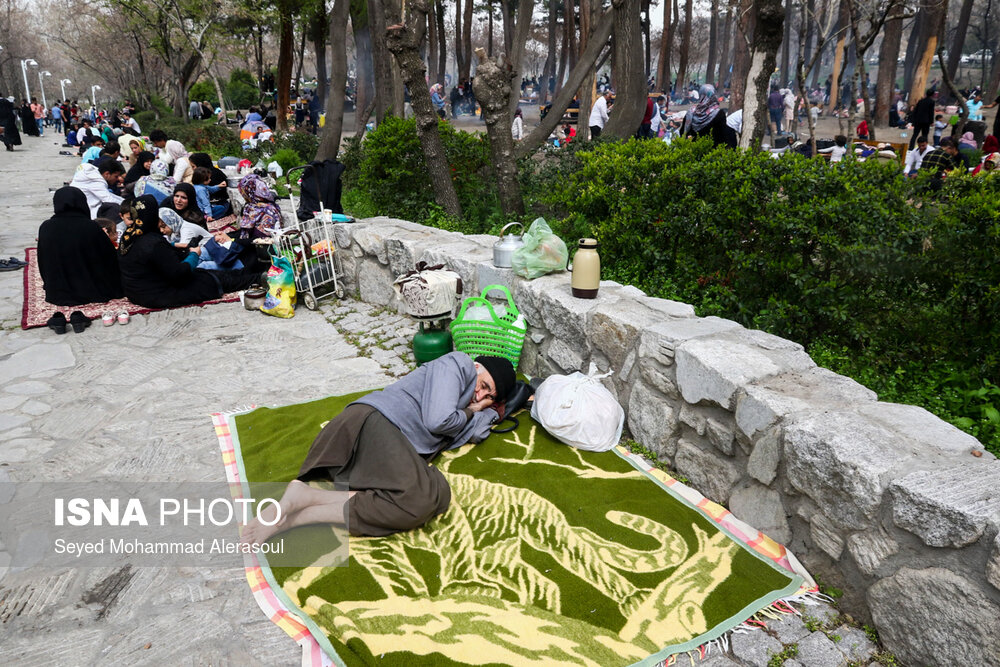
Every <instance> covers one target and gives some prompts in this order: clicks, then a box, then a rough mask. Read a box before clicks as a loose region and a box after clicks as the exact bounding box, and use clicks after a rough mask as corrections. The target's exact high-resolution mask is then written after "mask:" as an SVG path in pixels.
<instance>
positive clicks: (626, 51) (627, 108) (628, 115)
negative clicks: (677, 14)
mask: <svg viewBox="0 0 1000 667" xmlns="http://www.w3.org/2000/svg"><path fill="white" fill-rule="evenodd" d="M690 2H691V0H688V3H689V4H690ZM611 6H612V7H614V8H615V21H614V30H615V38H614V49H615V60H614V63H613V64H614V70H615V82H616V85H617V86H618V90H617V91H616V95H615V105H614V106H613V107H612V108H611V114H610V116H609V118H608V124H607V125H606V126H605V128H604V131H603V132H602V133H601V135H602V136H608V137H617V138H619V139H627V138H628V137H631V136H632V135H634V134H635V132H636V130H638V129H639V124H640V123H641V122H642V116H643V114H645V113H646V81H645V77H644V76H643V74H642V40H641V39H640V34H641V30H642V26H641V25H640V18H639V8H640V6H641V5H640V0H612V3H611ZM580 113H583V109H581V110H580Z"/></svg>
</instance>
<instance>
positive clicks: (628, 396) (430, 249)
mask: <svg viewBox="0 0 1000 667" xmlns="http://www.w3.org/2000/svg"><path fill="white" fill-rule="evenodd" d="M336 239H337V245H338V247H339V249H340V252H341V259H342V263H343V268H344V272H345V282H346V286H347V289H348V291H353V292H355V293H356V294H358V295H359V296H360V298H361V299H362V300H364V301H367V302H370V303H374V304H379V305H386V306H389V307H392V306H393V299H392V288H391V283H392V281H393V279H394V278H395V277H396V276H397V275H398V274H400V273H402V272H404V271H406V270H410V269H412V268H413V266H414V264H415V263H416V262H417V261H420V260H423V261H427V262H428V263H431V264H437V263H444V264H446V265H447V266H448V267H450V268H451V269H453V270H455V271H457V272H458V273H459V274H460V275H461V276H462V278H463V281H464V284H465V287H466V294H467V295H468V294H471V293H473V292H475V293H477V294H478V291H479V290H480V289H482V288H483V287H484V286H486V285H490V284H497V283H499V284H503V285H506V286H508V287H509V288H510V289H511V291H512V292H513V294H514V297H515V301H516V303H517V306H518V308H519V309H520V310H521V312H522V313H523V314H524V316H525V318H526V319H527V321H528V323H529V325H530V328H529V332H528V334H529V335H528V340H527V341H526V343H525V348H524V352H523V354H522V359H521V366H520V370H521V371H523V372H524V373H526V374H528V375H543V376H544V375H548V374H551V373H569V372H572V371H576V370H581V371H584V372H586V370H587V368H588V366H589V364H590V363H591V362H594V363H595V364H596V365H597V367H598V368H599V369H600V370H601V371H606V370H609V369H610V370H613V371H614V374H613V375H612V376H611V377H610V378H608V379H607V380H605V384H606V386H607V387H608V389H609V390H611V392H612V393H613V394H614V395H615V396H616V397H617V398H618V400H619V402H620V403H621V404H622V406H623V407H624V408H625V411H626V414H627V416H628V422H627V423H628V428H629V430H630V431H631V434H632V436H633V437H634V438H635V439H636V440H638V441H639V442H641V443H642V444H643V445H645V446H646V447H648V448H649V449H651V450H653V451H654V452H656V453H657V455H658V456H659V458H660V460H661V461H664V462H666V463H667V464H668V465H670V466H671V467H672V468H673V469H675V470H677V472H678V473H680V474H681V475H684V476H686V477H687V478H688V479H689V480H690V482H691V484H692V485H693V486H694V487H696V488H697V489H698V490H699V491H700V492H701V493H703V494H704V495H705V496H707V497H709V498H711V499H712V500H715V501H717V502H719V503H722V504H725V505H726V506H727V507H729V508H730V510H732V512H733V513H734V514H735V515H737V516H738V517H740V518H741V519H743V520H745V521H747V522H749V523H750V524H752V525H754V526H756V527H757V528H760V529H761V530H764V531H765V532H767V533H768V534H769V535H770V536H771V537H772V538H774V539H776V540H778V541H779V542H782V543H784V544H786V545H787V546H788V547H789V548H790V549H791V550H792V551H793V552H794V553H795V554H796V555H797V556H798V557H799V558H800V560H802V562H803V563H804V564H805V565H806V567H807V568H809V569H810V571H811V572H813V573H814V574H816V575H818V576H819V577H821V578H822V580H823V582H824V583H826V584H829V585H832V586H836V587H838V588H841V589H843V591H844V598H843V599H842V601H841V608H842V609H843V610H844V611H847V612H849V613H851V614H853V615H854V616H855V617H856V618H858V619H859V620H862V621H864V622H869V623H874V625H875V626H876V627H877V628H878V630H879V633H880V636H881V638H882V641H883V643H884V645H885V646H886V647H887V648H888V649H889V650H891V651H893V652H894V653H895V654H896V655H897V657H899V658H900V659H902V660H903V661H905V662H906V663H908V664H913V665H922V664H942V665H943V664H961V665H1000V536H998V534H997V533H998V527H1000V462H998V461H996V460H995V458H994V457H993V456H992V455H991V454H989V453H988V452H984V451H983V450H982V446H981V445H980V443H979V442H978V441H977V440H976V439H974V438H972V437H971V436H969V435H967V434H965V433H963V432H961V431H959V430H958V429H956V428H954V427H952V426H950V425H949V424H946V423H945V422H943V421H941V420H939V419H938V418H937V417H935V416H933V415H932V414H930V413H929V412H927V411H926V410H924V409H922V408H918V407H915V406H910V405H898V404H892V403H882V402H879V401H878V398H877V396H876V395H875V394H874V393H873V392H872V391H870V390H868V389H866V388H865V387H863V386H861V385H859V384H858V383H856V382H854V381H853V380H851V379H849V378H846V377H843V376H840V375H837V374H835V373H832V372H830V371H828V370H826V369H823V368H818V367H817V366H816V364H815V363H814V362H813V360H812V359H811V358H810V357H809V356H808V355H807V354H806V353H805V351H804V350H803V348H802V346H801V345H799V344H797V343H793V342H791V341H788V340H784V339H782V338H778V337H776V336H772V335H770V334H767V333H764V332H761V331H752V330H748V329H745V328H743V327H742V326H740V325H739V324H737V323H735V322H731V321H729V320H725V319H720V318H717V317H705V318H700V317H695V314H694V309H693V308H692V307H691V306H690V305H687V304H683V303H678V302H675V301H667V300H664V299H656V298H651V297H648V296H646V295H645V294H644V293H643V292H642V291H640V290H638V289H636V288H635V287H631V286H622V285H619V284H618V283H614V282H610V281H605V282H603V283H602V284H601V290H600V294H599V297H598V298H597V299H595V300H583V299H576V298H574V297H573V296H571V293H570V286H569V282H570V276H569V274H566V273H560V274H554V275H549V276H544V277H542V278H539V279H537V280H533V281H526V280H522V279H519V278H516V277H515V276H514V275H513V273H512V272H511V271H509V270H505V269H497V268H495V267H494V266H493V264H492V244H493V242H494V241H495V240H496V239H495V238H494V237H490V236H463V235H460V234H456V233H452V232H444V231H441V230H437V229H431V228H428V227H423V226H420V225H416V224H414V223H410V222H406V221H401V220H392V219H389V218H372V219H368V220H364V221H360V222H358V223H354V224H344V225H338V226H337V232H336ZM977 454H978V456H977Z"/></svg>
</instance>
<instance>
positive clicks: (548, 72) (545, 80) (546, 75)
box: [539, 0, 558, 105]
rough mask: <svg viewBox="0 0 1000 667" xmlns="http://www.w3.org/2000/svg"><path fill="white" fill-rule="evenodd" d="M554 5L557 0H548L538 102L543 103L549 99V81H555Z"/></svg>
mask: <svg viewBox="0 0 1000 667" xmlns="http://www.w3.org/2000/svg"><path fill="white" fill-rule="evenodd" d="M556 7H558V3H557V0H549V17H548V21H547V23H548V30H549V33H548V47H549V49H548V54H547V55H546V57H545V67H543V68H542V93H541V95H540V96H539V103H540V104H543V105H544V104H545V103H546V102H547V101H548V99H549V81H550V80H552V81H553V83H555V75H556V23H557V22H556Z"/></svg>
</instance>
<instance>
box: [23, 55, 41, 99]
mask: <svg viewBox="0 0 1000 667" xmlns="http://www.w3.org/2000/svg"><path fill="white" fill-rule="evenodd" d="M28 65H31V66H32V67H38V63H37V62H35V59H34V58H26V59H24V60H22V61H21V74H23V75H24V99H26V100H30V99H31V90H30V89H29V88H28Z"/></svg>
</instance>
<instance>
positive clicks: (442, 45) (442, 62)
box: [434, 0, 455, 86]
mask: <svg viewBox="0 0 1000 667" xmlns="http://www.w3.org/2000/svg"><path fill="white" fill-rule="evenodd" d="M434 4H435V5H436V7H437V11H436V12H435V13H434V16H435V18H436V19H437V38H438V80H437V82H438V83H440V84H441V85H442V86H443V85H444V78H445V74H447V72H448V37H447V33H446V32H445V29H444V3H443V2H442V1H441V0H435V2H434ZM452 85H455V82H452Z"/></svg>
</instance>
